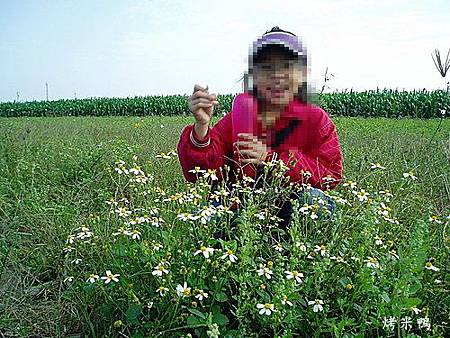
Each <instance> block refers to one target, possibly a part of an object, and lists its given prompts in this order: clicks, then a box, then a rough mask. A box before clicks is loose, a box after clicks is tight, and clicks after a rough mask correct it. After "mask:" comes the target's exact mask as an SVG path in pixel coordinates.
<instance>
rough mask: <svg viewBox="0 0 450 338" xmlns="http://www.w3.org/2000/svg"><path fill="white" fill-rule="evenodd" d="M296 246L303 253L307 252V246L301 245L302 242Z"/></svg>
mask: <svg viewBox="0 0 450 338" xmlns="http://www.w3.org/2000/svg"><path fill="white" fill-rule="evenodd" d="M295 246H296V247H297V248H299V249H300V251H303V252H306V250H307V249H306V245H305V244H304V243H301V242H296V243H295Z"/></svg>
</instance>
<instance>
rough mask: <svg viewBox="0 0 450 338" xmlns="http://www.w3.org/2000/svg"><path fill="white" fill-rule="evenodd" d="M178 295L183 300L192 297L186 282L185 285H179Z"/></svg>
mask: <svg viewBox="0 0 450 338" xmlns="http://www.w3.org/2000/svg"><path fill="white" fill-rule="evenodd" d="M177 295H178V296H179V297H183V298H185V297H189V296H190V295H191V288H188V286H187V283H186V282H184V285H181V284H178V285H177Z"/></svg>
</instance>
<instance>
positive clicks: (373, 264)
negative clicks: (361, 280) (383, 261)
mask: <svg viewBox="0 0 450 338" xmlns="http://www.w3.org/2000/svg"><path fill="white" fill-rule="evenodd" d="M364 262H366V263H367V266H368V267H369V268H374V269H375V268H379V267H380V264H379V263H378V259H376V258H375V257H367V259H365V260H364Z"/></svg>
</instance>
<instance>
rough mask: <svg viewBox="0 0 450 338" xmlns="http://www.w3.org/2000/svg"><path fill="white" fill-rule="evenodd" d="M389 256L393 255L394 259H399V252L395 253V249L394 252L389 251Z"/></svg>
mask: <svg viewBox="0 0 450 338" xmlns="http://www.w3.org/2000/svg"><path fill="white" fill-rule="evenodd" d="M389 255H391V256H392V257H394V258H397V259H398V255H397V251H395V250H394V249H392V250H390V251H389Z"/></svg>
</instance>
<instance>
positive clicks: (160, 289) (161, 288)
mask: <svg viewBox="0 0 450 338" xmlns="http://www.w3.org/2000/svg"><path fill="white" fill-rule="evenodd" d="M167 291H169V289H168V288H166V287H164V286H160V287H159V288H157V289H156V293H159V295H160V296H161V297H163V296H164V295H165V294H166V292H167Z"/></svg>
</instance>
